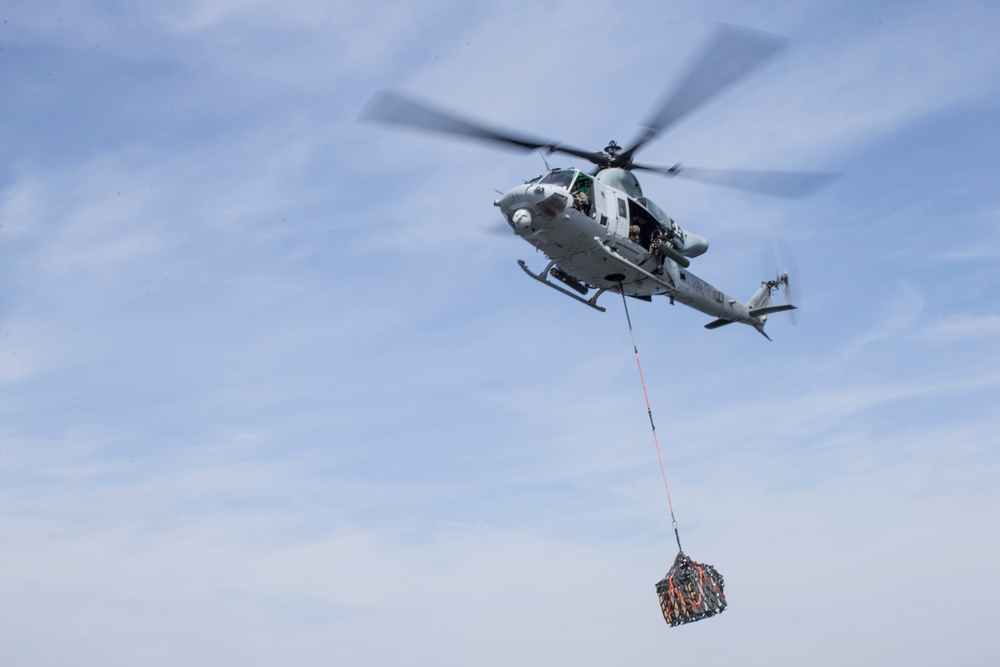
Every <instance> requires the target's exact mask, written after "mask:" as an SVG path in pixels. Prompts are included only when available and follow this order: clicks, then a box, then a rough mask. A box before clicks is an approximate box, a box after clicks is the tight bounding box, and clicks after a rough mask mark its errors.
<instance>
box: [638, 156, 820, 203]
mask: <svg viewBox="0 0 1000 667" xmlns="http://www.w3.org/2000/svg"><path fill="white" fill-rule="evenodd" d="M632 168H633V169H642V170H645V171H655V172H659V173H661V174H666V175H668V176H681V177H683V178H689V179H691V180H693V181H700V182H702V183H711V184H713V185H722V186H724V187H727V188H736V189H738V190H746V191H748V192H757V193H760V194H765V195H771V196H772V197H784V198H786V199H798V198H800V197H807V196H809V195H811V194H813V193H815V192H818V191H819V190H822V189H823V188H825V187H826V186H827V185H829V184H830V183H832V182H833V181H835V180H836V179H837V177H838V176H839V174H831V173H825V172H812V171H750V170H742V169H699V168H696V167H682V166H680V165H674V166H673V167H660V166H656V165H651V164H639V163H634V164H633V165H632Z"/></svg>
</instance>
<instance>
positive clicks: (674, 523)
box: [618, 283, 684, 553]
mask: <svg viewBox="0 0 1000 667" xmlns="http://www.w3.org/2000/svg"><path fill="white" fill-rule="evenodd" d="M618 286H619V288H620V290H621V293H622V303H623V304H624V305H625V320H626V321H627V322H628V335H629V336H630V337H631V338H632V350H633V351H634V352H635V365H636V366H637V367H638V368H639V382H640V383H642V395H643V396H645V398H646V413H647V414H648V415H649V427H650V429H651V430H652V431H653V443H654V444H655V445H656V458H657V459H659V461H660V475H661V476H662V477H663V489H664V490H665V491H666V492H667V506H668V507H670V524H671V525H672V526H673V528H674V537H675V538H677V549H678V551H680V552H681V553H684V549H683V548H682V547H681V536H680V533H679V532H678V531H677V518H676V517H675V516H674V503H673V501H672V500H671V499H670V486H669V485H667V472H666V469H665V468H664V467H663V454H662V453H661V452H660V440H659V438H658V437H657V436H656V424H654V423H653V408H652V407H650V405H649V392H647V391H646V379H645V378H644V377H643V375H642V362H640V361H639V347H638V346H637V345H636V344H635V333H634V332H633V331H632V318H631V317H630V316H629V314H628V299H626V298H625V286H624V285H622V284H621V283H619V285H618Z"/></svg>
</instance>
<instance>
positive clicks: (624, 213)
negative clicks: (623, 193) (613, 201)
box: [618, 199, 628, 220]
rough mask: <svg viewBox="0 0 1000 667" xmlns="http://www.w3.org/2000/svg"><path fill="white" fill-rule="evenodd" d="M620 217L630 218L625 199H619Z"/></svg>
mask: <svg viewBox="0 0 1000 667" xmlns="http://www.w3.org/2000/svg"><path fill="white" fill-rule="evenodd" d="M618 217H619V218H621V219H622V220H624V219H626V218H628V206H626V205H625V200H624V199H619V200H618Z"/></svg>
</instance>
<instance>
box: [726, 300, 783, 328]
mask: <svg viewBox="0 0 1000 667" xmlns="http://www.w3.org/2000/svg"><path fill="white" fill-rule="evenodd" d="M784 310H795V306H793V305H792V304H790V303H786V304H784V305H781V306H764V307H763V308H751V309H750V317H760V316H761V315H770V314H771V313H780V312H782V311H784ZM720 326H721V325H720Z"/></svg>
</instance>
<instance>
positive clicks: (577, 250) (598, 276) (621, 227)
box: [495, 169, 764, 326]
mask: <svg viewBox="0 0 1000 667" xmlns="http://www.w3.org/2000/svg"><path fill="white" fill-rule="evenodd" d="M495 204H496V205H497V206H498V207H500V210H501V212H502V213H503V215H504V218H505V219H506V221H507V223H508V224H509V225H510V226H511V228H512V229H513V230H514V232H515V233H516V234H517V235H518V236H520V237H521V238H523V239H524V240H526V241H527V242H528V243H530V244H531V245H533V246H534V247H535V248H537V249H538V250H540V251H542V252H543V253H544V254H545V255H546V256H547V257H548V258H549V259H550V260H553V261H554V262H555V264H556V266H557V267H558V269H559V270H560V271H561V272H562V273H563V274H566V275H568V276H569V277H571V278H574V279H575V280H576V281H578V282H579V283H582V284H583V285H585V286H587V287H589V288H597V289H612V290H615V291H619V290H620V291H624V293H625V294H626V295H628V296H633V297H637V298H643V299H648V298H651V297H653V296H657V295H662V296H667V297H669V298H670V299H671V301H674V300H676V301H679V302H681V303H683V304H685V305H688V306H691V307H692V308H695V309H697V310H700V311H701V312H703V313H706V314H708V315H712V316H714V317H717V318H724V319H729V320H732V321H734V322H744V323H747V324H751V325H755V326H756V325H757V324H763V321H764V318H760V317H752V316H751V315H750V314H749V308H748V307H747V305H746V304H744V303H742V302H740V301H739V300H738V299H735V298H733V297H731V296H729V295H728V294H725V293H724V292H722V291H721V290H719V289H717V288H715V287H714V286H712V285H710V284H709V283H707V282H705V281H704V280H702V279H700V278H698V277H697V276H695V275H694V274H693V273H691V272H690V271H689V270H688V269H687V268H686V264H687V263H688V258H691V257H697V256H699V255H701V254H702V253H704V252H705V251H706V250H707V249H708V241H707V240H705V239H704V238H702V237H700V236H698V235H696V234H692V233H690V232H687V231H685V230H682V229H681V228H680V227H679V226H678V225H677V224H676V223H675V222H674V221H673V220H672V219H670V217H668V216H667V214H666V213H664V212H663V211H662V210H661V209H660V208H659V207H658V206H656V205H655V204H654V203H653V202H651V201H649V200H648V199H646V198H645V197H644V196H643V194H642V190H641V188H640V186H639V183H638V181H637V180H636V178H635V176H633V175H632V173H631V172H630V171H627V170H624V169H604V170H602V171H601V172H599V173H598V174H597V176H596V177H592V176H590V175H589V174H586V173H585V172H582V171H580V170H578V169H554V170H552V171H550V172H548V173H547V174H545V175H543V176H539V177H538V178H535V179H533V180H531V181H529V182H528V183H525V184H524V185H518V186H516V187H513V188H511V189H510V190H508V191H507V192H505V193H504V194H503V195H502V196H501V197H500V199H497V200H496V202H495ZM619 258H621V259H623V260H625V262H622V261H620V260H619ZM682 264H684V266H682ZM560 279H561V280H562V278H560Z"/></svg>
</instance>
